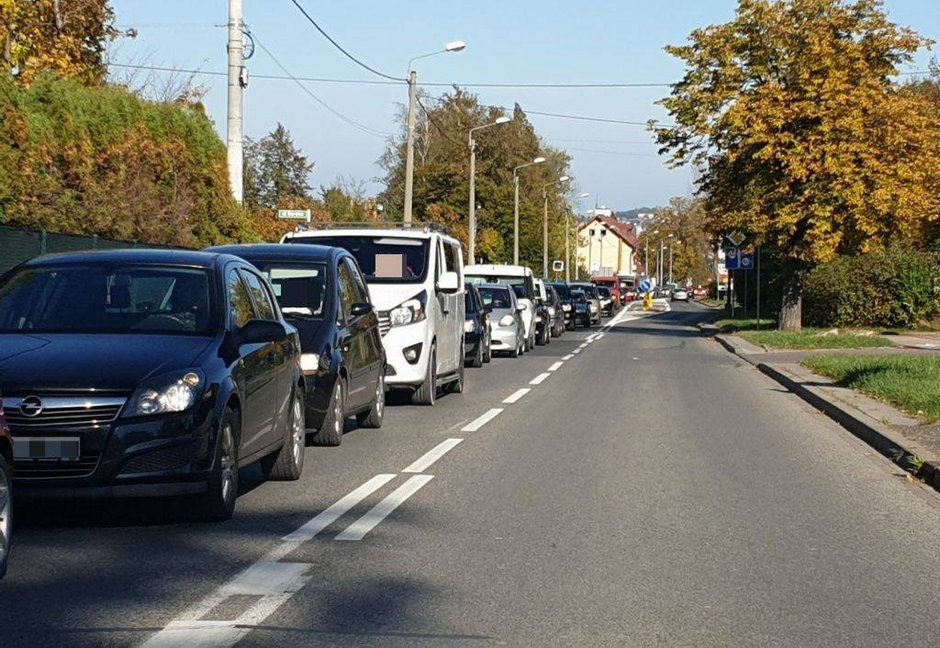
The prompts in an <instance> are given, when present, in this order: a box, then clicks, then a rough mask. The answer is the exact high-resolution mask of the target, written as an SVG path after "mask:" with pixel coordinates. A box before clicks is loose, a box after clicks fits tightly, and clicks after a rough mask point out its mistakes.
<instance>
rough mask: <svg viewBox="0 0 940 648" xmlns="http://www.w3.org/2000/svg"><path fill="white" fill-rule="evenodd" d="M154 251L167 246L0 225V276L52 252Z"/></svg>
mask: <svg viewBox="0 0 940 648" xmlns="http://www.w3.org/2000/svg"><path fill="white" fill-rule="evenodd" d="M138 247H140V248H154V247H162V248H168V247H169V246H161V245H148V244H146V243H140V242H137V241H115V240H113V239H107V238H101V237H100V236H79V235H76V234H56V233H55V232H48V231H46V230H27V229H21V228H19V227H8V226H6V225H0V274H2V273H4V272H6V271H7V270H9V269H10V268H12V267H13V266H15V265H16V264H18V263H22V262H23V261H28V260H29V259H32V258H33V257H37V256H41V255H43V254H52V253H54V252H79V251H81V250H118V249H121V248H138Z"/></svg>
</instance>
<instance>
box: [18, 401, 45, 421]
mask: <svg viewBox="0 0 940 648" xmlns="http://www.w3.org/2000/svg"><path fill="white" fill-rule="evenodd" d="M20 414H22V415H23V416H28V417H30V418H33V417H36V416H39V415H40V414H42V400H40V398H39V396H27V397H26V398H24V399H23V400H22V401H21V402H20Z"/></svg>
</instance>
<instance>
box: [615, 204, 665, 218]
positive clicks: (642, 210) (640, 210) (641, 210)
mask: <svg viewBox="0 0 940 648" xmlns="http://www.w3.org/2000/svg"><path fill="white" fill-rule="evenodd" d="M657 209H658V207H637V208H635V209H628V210H626V211H618V212H614V216H615V217H616V218H618V219H619V220H633V219H635V218H636V217H637V215H638V214H651V213H653V212H655V211H656V210H657Z"/></svg>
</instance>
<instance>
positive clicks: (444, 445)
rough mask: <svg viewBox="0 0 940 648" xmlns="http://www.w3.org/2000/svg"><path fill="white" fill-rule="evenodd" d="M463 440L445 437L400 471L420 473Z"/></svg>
mask: <svg viewBox="0 0 940 648" xmlns="http://www.w3.org/2000/svg"><path fill="white" fill-rule="evenodd" d="M461 441H463V439H447V440H446V441H442V442H441V443H439V444H437V446H435V447H434V448H433V449H431V450H429V451H428V452H426V453H425V454H424V456H422V457H421V458H420V459H418V460H417V461H415V462H414V463H413V464H411V465H410V466H408V467H407V468H405V469H404V470H403V471H402V472H406V473H420V472H424V471H425V470H427V469H428V468H430V467H431V466H432V465H434V462H435V461H437V460H438V459H440V458H441V457H443V456H444V455H446V454H447V453H448V452H450V451H451V450H453V449H454V448H456V447H457V444H458V443H460V442H461Z"/></svg>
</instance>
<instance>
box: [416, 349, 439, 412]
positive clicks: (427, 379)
mask: <svg viewBox="0 0 940 648" xmlns="http://www.w3.org/2000/svg"><path fill="white" fill-rule="evenodd" d="M435 400H437V350H436V349H435V348H434V346H433V345H432V346H431V355H430V357H429V358H428V370H427V372H426V373H425V375H424V382H423V383H421V384H420V385H419V386H418V388H417V389H415V393H414V394H412V395H411V402H412V403H414V404H415V405H428V406H433V405H434V401H435Z"/></svg>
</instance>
